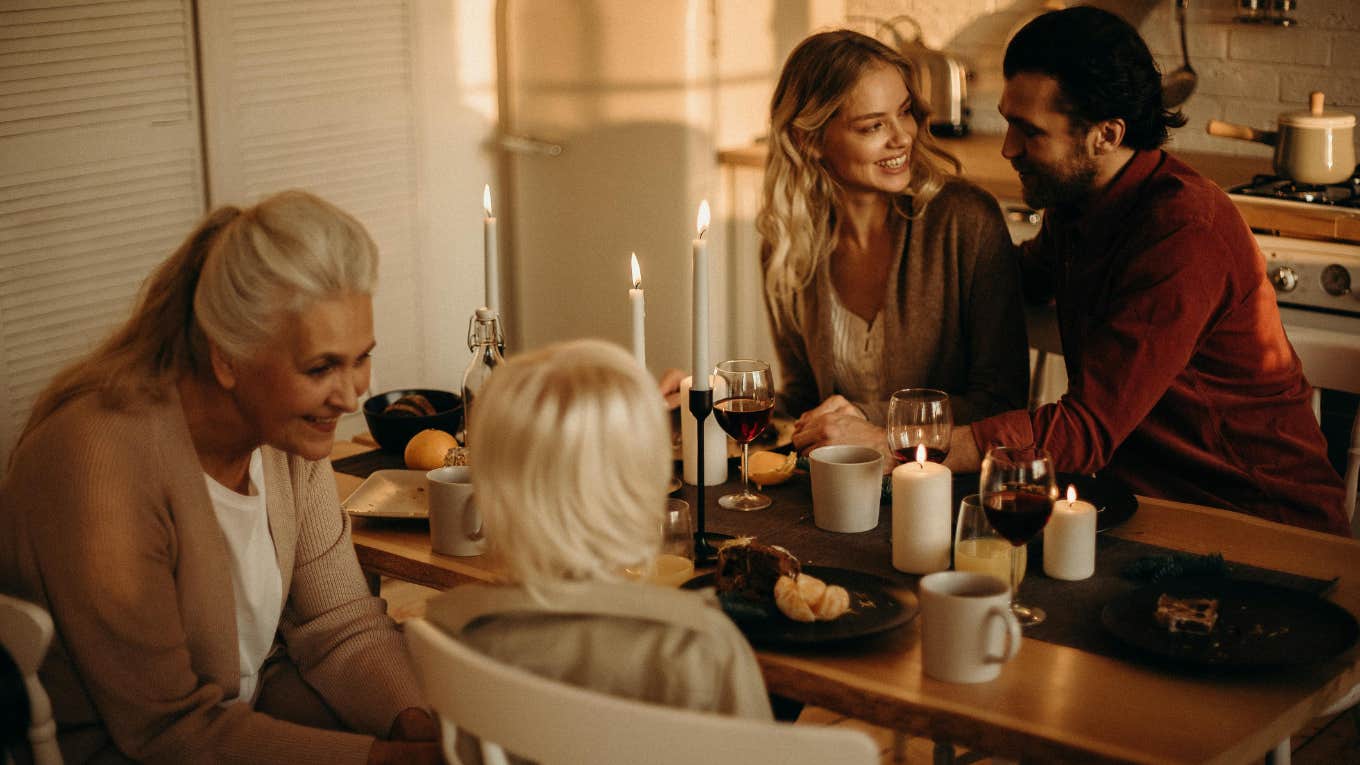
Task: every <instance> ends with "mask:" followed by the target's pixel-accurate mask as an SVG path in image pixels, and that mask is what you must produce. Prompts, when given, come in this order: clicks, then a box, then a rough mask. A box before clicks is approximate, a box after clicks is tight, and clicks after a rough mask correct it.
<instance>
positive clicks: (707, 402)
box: [689, 388, 732, 566]
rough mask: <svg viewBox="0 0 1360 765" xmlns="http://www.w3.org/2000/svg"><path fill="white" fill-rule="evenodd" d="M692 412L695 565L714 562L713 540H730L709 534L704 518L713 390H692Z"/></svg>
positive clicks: (705, 512) (706, 506) (690, 393)
mask: <svg viewBox="0 0 1360 765" xmlns="http://www.w3.org/2000/svg"><path fill="white" fill-rule="evenodd" d="M689 411H690V414H693V415H694V425H695V428H694V432H695V438H694V448H695V458H696V465H695V468H696V476H695V477H696V478H697V479H698V481H697V482H696V483H697V485H696V486H695V487H694V489H695V492H696V494H695V499H696V502H697V504H698V507H697V508H696V509H695V512H694V522H695V527H694V564H695V565H696V566H703V565H707V564H709V563H712V562H713V561H714V560H716V559H717V556H718V548H717V547H716V546H715V545H714V544H713V543H714V542H721V541H722V540H724V539H731V538H732V537H731V536H729V535H727V534H718V533H710V532H708V531H707V530H705V528H704V517H705V516H706V515H707V513H708V503H707V501H706V499H705V497H704V493H705V489H706V488H707V487H706V486H705V485H704V463H705V462H707V461H708V460H706V459H705V456H706V455H705V453H704V430H705V428H704V423H705V422H706V421H707V420H708V416H709V414H711V413H712V412H713V390H712V389H708V390H694V389H693V388H691V389H690V391H689Z"/></svg>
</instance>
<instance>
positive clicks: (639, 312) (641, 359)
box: [628, 252, 684, 405]
mask: <svg viewBox="0 0 1360 765" xmlns="http://www.w3.org/2000/svg"><path fill="white" fill-rule="evenodd" d="M632 264H633V288H632V289H630V290H628V303H629V305H631V306H632V308H633V356H634V357H635V358H636V359H637V363H638V366H640V367H642V368H643V369H646V368H647V319H646V317H647V303H646V298H645V297H643V294H642V269H641V268H638V260H637V253H636V252H635V253H633V261H632ZM681 403H682V405H683V404H684V402H681Z"/></svg>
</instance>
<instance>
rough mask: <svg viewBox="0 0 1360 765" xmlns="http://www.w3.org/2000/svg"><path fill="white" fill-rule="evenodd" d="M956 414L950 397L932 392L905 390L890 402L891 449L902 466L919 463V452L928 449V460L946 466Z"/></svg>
mask: <svg viewBox="0 0 1360 765" xmlns="http://www.w3.org/2000/svg"><path fill="white" fill-rule="evenodd" d="M953 427H954V414H953V412H951V411H950V408H949V394H948V393H945V392H944V391H942V390H934V389H931V388H903V389H902V390H899V391H897V392H896V393H894V394H892V400H890V401H889V402H888V446H889V447H891V448H892V450H893V454H894V455H896V456H897V461H898V462H912V461H913V460H915V459H916V448H917V447H918V446H924V447H925V448H926V460H927V461H929V462H944V458H945V457H947V456H948V455H949V431H950V430H951V429H952V428H953Z"/></svg>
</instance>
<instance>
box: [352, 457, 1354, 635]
mask: <svg viewBox="0 0 1360 765" xmlns="http://www.w3.org/2000/svg"><path fill="white" fill-rule="evenodd" d="M332 464H333V465H334V467H335V470H337V471H338V472H341V473H348V474H351V475H356V476H360V477H366V476H368V475H369V474H370V473H372V472H373V471H375V470H382V469H388V468H401V467H404V465H403V464H402V457H401V455H399V454H389V453H386V452H383V451H381V450H374V451H371V452H363V453H361V454H356V455H353V456H351V457H345V458H343V459H339V460H335V461H334V462H333V463H332ZM677 472H678V471H677ZM731 476H732V478H734V479H735V480H732V481H729V482H727V483H725V484H722V485H720V486H710V487H708V489H707V490H706V491H705V493H704V494H705V496H704V500H705V501H704V504H705V506H706V507H707V512H706V513H705V520H706V524H705V525H706V529H707V530H708V531H715V532H719V533H723V534H731V535H740V536H750V537H755V538H757V539H759V540H761V541H762V542H766V543H768V544H777V545H782V546H783V547H785V548H787V549H788V550H789V551H790V552H792V553H793V554H794V555H796V556H797V557H798V558H799V559H800V560H801V561H802V562H803V563H806V564H809V565H818V566H836V567H840V568H848V569H853V570H855V571H863V572H865V573H869V574H876V575H878V576H881V577H883V578H884V579H887V580H889V581H891V582H894V583H896V584H898V585H901V586H903V587H907V588H910V589H912V590H915V589H916V583H917V581H918V580H919V579H920V577H919V576H915V575H912V574H904V573H902V572H900V571H898V570H896V569H894V568H893V567H892V506H891V503H884V504H883V506H882V508H881V509H880V514H879V521H878V526H876V527H874V528H873V529H871V530H869V531H865V532H862V533H859V534H837V533H833V532H829V531H823V530H822V529H819V528H817V526H816V524H814V523H813V520H812V493H811V487H810V485H809V479H808V476H807V475H806V474H804V473H798V474H795V475H794V477H793V478H791V479H790V480H789V481H788V482H787V483H784V484H781V485H779V486H771V487H767V488H766V489H764V490H763V491H764V493H765V494H767V495H769V497H770V498H771V499H772V500H774V504H773V505H771V506H770V507H768V508H766V509H764V510H757V511H755V512H751V513H738V512H733V511H731V510H724V509H722V508H720V507H718V498H719V497H720V496H722V495H723V494H727V493H730V492H732V491H736V490H739V489H740V488H741V485H740V473H739V469H738V468H735V467H734V468H733V469H732V471H731ZM970 483H972V485H973V486H975V485H976V484H975V482H970V481H969V480H967V479H964V480H961V481H958V482H956V486H955V496H954V506H955V508H957V507H958V503H959V500H960V499H961V498H962V497H961V495H962V493H963V492H964V491H965V490H969V485H970ZM676 496H680V497H684V498H685V499H686V500H688V501H689V503H690V505H691V506H694V505H695V502H696V499H697V492H696V490H695V487H693V486H690V485H688V484H686V485H685V486H684V487H683V488H682V489H681V490H680V491H679V492H677V494H676ZM1041 552H1042V550H1041V549H1040V543H1038V542H1036V543H1031V545H1030V550H1029V553H1030V559H1029V561H1028V570H1027V571H1026V574H1025V579H1024V581H1023V582H1022V583H1021V584H1020V600H1021V601H1022V602H1024V603H1026V604H1028V605H1035V606H1039V607H1040V608H1043V609H1044V610H1045V611H1047V612H1048V619H1047V620H1046V621H1045V622H1044V623H1042V624H1039V625H1036V626H1034V627H1029V628H1027V629H1026V630H1025V636H1026V637H1030V638H1034V639H1036V640H1042V641H1044V642H1048V643H1056V644H1058V645H1063V646H1069V647H1072V648H1077V649H1079V650H1082V651H1087V652H1089V653H1094V654H1099V655H1103V656H1113V657H1123V656H1125V655H1127V651H1128V649H1126V648H1125V647H1124V646H1123V644H1121V643H1119V642H1118V641H1117V640H1116V639H1115V638H1114V637H1112V636H1111V635H1109V634H1108V633H1107V632H1106V631H1105V629H1104V628H1103V627H1102V626H1101V623H1100V613H1101V611H1102V610H1103V609H1104V607H1105V604H1106V603H1109V602H1110V601H1111V600H1113V599H1115V598H1116V597H1119V596H1120V595H1123V594H1124V593H1126V592H1128V591H1130V590H1133V589H1136V588H1137V587H1140V586H1142V585H1143V582H1139V581H1131V580H1128V579H1125V578H1124V577H1122V576H1120V572H1121V571H1122V570H1123V569H1124V567H1125V566H1127V565H1128V564H1129V563H1130V562H1132V561H1135V560H1137V559H1139V558H1142V557H1145V556H1148V555H1169V554H1171V553H1172V552H1174V551H1173V550H1168V549H1167V548H1164V547H1157V546H1155V545H1148V544H1144V543H1142V542H1135V541H1132V540H1128V539H1119V538H1117V537H1113V536H1110V535H1109V534H1102V535H1101V536H1100V537H1099V538H1098V539H1097V544H1096V573H1095V575H1094V576H1092V577H1091V578H1089V579H1085V580H1082V581H1079V582H1065V581H1060V580H1056V579H1050V578H1049V577H1047V576H1045V575H1044V573H1043V559H1042V556H1041ZM1227 573H1228V575H1231V576H1233V577H1236V578H1239V579H1250V580H1253V581H1260V582H1264V583H1267V584H1273V585H1277V586H1281V587H1292V588H1294V589H1298V590H1303V591H1306V592H1312V593H1317V592H1321V591H1322V590H1324V589H1325V588H1326V587H1327V586H1328V585H1329V584H1330V583H1329V582H1327V581H1324V580H1321V579H1313V578H1310V577H1304V576H1297V575H1294V574H1288V573H1284V572H1282V571H1272V570H1269V569H1263V568H1257V567H1255V566H1248V565H1245V564H1241V563H1233V562H1231V561H1229V562H1228V572H1227Z"/></svg>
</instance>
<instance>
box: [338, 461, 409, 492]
mask: <svg viewBox="0 0 1360 765" xmlns="http://www.w3.org/2000/svg"><path fill="white" fill-rule="evenodd" d="M331 467H333V468H335V472H337V473H347V474H349V475H357V476H359V477H360V478H367V477H368V476H369V475H370V474H371V473H373V471H375V470H403V469H405V467H406V460H405V458H404V457H402V455H400V454H393V453H392V452H385V451H383V450H382V449H374V450H373V451H371V452H360V453H358V454H353V455H350V456H348V457H341V458H340V459H338V460H332V461H331ZM341 499H343V497H341Z"/></svg>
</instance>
